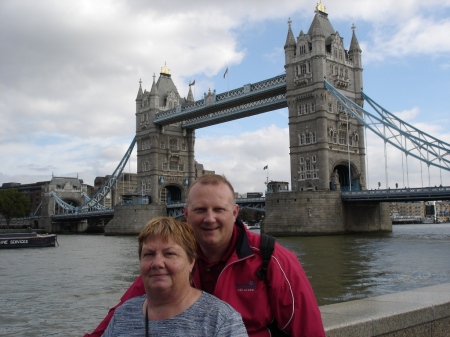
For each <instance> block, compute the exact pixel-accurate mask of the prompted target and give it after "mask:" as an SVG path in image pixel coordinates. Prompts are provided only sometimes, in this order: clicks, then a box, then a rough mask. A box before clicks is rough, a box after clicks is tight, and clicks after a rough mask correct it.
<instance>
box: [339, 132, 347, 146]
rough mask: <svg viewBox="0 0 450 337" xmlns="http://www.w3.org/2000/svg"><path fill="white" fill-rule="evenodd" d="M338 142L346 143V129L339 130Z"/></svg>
mask: <svg viewBox="0 0 450 337" xmlns="http://www.w3.org/2000/svg"><path fill="white" fill-rule="evenodd" d="M339 144H341V145H346V144H347V131H345V130H339Z"/></svg>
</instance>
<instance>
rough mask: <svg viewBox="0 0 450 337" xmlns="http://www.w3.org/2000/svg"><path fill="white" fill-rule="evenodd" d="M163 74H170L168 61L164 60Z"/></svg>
mask: <svg viewBox="0 0 450 337" xmlns="http://www.w3.org/2000/svg"><path fill="white" fill-rule="evenodd" d="M161 74H166V75H170V69H169V68H167V66H166V62H164V67H162V68H161Z"/></svg>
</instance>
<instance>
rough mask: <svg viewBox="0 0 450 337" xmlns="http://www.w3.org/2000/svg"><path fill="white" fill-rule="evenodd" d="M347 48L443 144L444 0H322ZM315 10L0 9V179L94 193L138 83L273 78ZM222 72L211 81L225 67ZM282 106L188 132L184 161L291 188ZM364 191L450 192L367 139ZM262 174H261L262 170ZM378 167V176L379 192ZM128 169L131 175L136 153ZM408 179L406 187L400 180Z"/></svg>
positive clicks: (12, 3) (197, 5) (225, 5)
mask: <svg viewBox="0 0 450 337" xmlns="http://www.w3.org/2000/svg"><path fill="white" fill-rule="evenodd" d="M323 4H324V5H325V6H326V8H327V12H328V13H329V19H330V21H331V23H332V25H333V27H334V29H335V30H337V31H338V32H339V34H340V36H342V37H343V38H344V46H345V47H346V48H348V47H349V44H350V40H351V33H352V31H351V26H352V24H353V23H354V24H355V26H356V35H357V38H358V40H359V43H360V46H361V49H362V51H363V52H362V60H363V67H364V73H363V75H364V91H365V93H366V94H367V95H369V96H370V97H371V98H373V99H374V100H375V101H377V102H378V103H379V104H380V105H382V106H383V107H384V108H386V109H387V110H389V111H390V112H392V113H394V114H396V115H398V116H400V118H402V119H404V120H405V121H407V122H408V123H410V124H413V125H415V126H417V127H418V128H420V129H421V130H423V131H426V132H428V133H430V134H431V135H433V136H435V137H437V138H439V139H442V140H444V141H446V142H449V143H450V129H449V126H450V125H449V123H450V122H449V116H450V94H449V92H450V90H449V89H450V42H449V40H448V32H450V0H439V1H438V0H428V1H419V0H399V1H396V2H394V3H393V2H392V1H389V0H379V1H373V0H360V1H357V2H355V1H350V0H333V1H326V0H324V1H323ZM315 5H316V1H307V0H299V1H292V0H278V1H273V0H247V1H242V0H239V1H238V0H228V1H226V2H223V1H203V0H196V1H184V0H174V1H164V2H163V1H145V0H127V1H125V0H96V1H91V0H77V1H60V0H40V1H35V0H1V1H0V184H1V183H5V182H19V183H33V182H36V181H43V180H50V179H51V177H52V174H53V175H55V176H68V177H76V176H77V175H78V176H79V177H80V178H82V179H83V180H84V182H85V183H88V184H91V185H93V183H94V178H95V177H96V176H105V175H107V174H111V173H113V171H114V169H115V168H116V166H117V165H118V163H119V162H120V160H121V158H122V156H123V154H124V153H125V151H126V149H127V148H128V146H129V144H130V143H131V141H132V139H133V137H134V134H135V115H134V113H135V101H134V100H135V98H136V94H137V91H138V88H139V80H140V79H142V86H143V89H147V90H150V88H151V83H152V81H153V74H156V76H158V75H159V72H160V71H161V67H163V66H164V65H165V64H166V65H167V67H168V68H169V69H170V71H171V74H172V78H173V80H174V82H175V85H176V86H177V88H178V91H179V93H180V95H182V96H187V93H188V89H189V86H188V84H189V83H190V82H191V81H193V80H195V81H196V85H195V87H194V88H195V98H196V99H200V98H201V97H202V95H203V93H205V92H207V91H208V90H209V89H211V90H216V92H217V93H221V92H224V91H226V90H231V89H234V88H237V87H241V86H243V85H244V84H247V83H253V82H257V81H261V80H264V79H266V78H270V77H273V76H276V75H279V74H282V73H284V49H283V46H284V43H285V41H286V35H287V30H288V24H287V21H288V20H289V18H290V19H291V20H292V30H293V32H294V35H295V36H298V35H299V33H300V31H301V30H303V31H304V32H307V31H308V29H309V26H310V24H311V21H312V19H313V16H314V9H315ZM227 67H228V68H229V72H228V76H227V78H226V79H224V78H223V73H224V71H225V69H226V68H227ZM287 123H288V120H287V111H286V110H285V109H282V110H277V111H273V112H269V113H265V114H261V115H258V116H254V117H250V118H246V119H241V120H238V121H235V122H229V123H225V124H221V125H217V126H214V127H208V128H203V129H199V130H197V132H196V135H197V140H196V159H197V161H199V162H201V163H203V164H204V166H205V168H206V169H210V170H215V171H216V172H217V173H221V174H225V175H226V176H227V177H228V178H229V179H230V180H231V181H232V183H233V184H234V185H235V187H236V190H237V191H239V192H240V193H245V192H253V191H261V192H262V191H264V187H265V185H264V182H265V181H266V179H269V180H282V181H288V182H290V173H289V171H290V164H289V145H288V124H287ZM368 153H369V156H368V162H369V172H368V177H369V188H375V185H376V184H377V183H378V182H381V183H382V186H385V185H389V186H391V187H392V186H394V185H395V183H396V182H397V183H399V185H400V186H401V185H403V181H407V180H409V185H410V186H421V185H422V183H423V184H424V185H428V182H430V183H431V184H432V185H435V184H437V185H438V184H440V183H441V177H442V184H443V185H450V174H449V173H448V172H446V171H440V170H437V169H433V168H432V169H430V177H429V176H428V171H427V169H426V167H423V169H422V175H421V171H420V165H419V164H413V163H411V161H409V165H410V167H409V169H408V176H405V174H402V172H405V168H404V169H403V170H402V167H401V160H400V159H401V157H402V156H401V154H400V153H399V152H398V151H397V150H395V149H393V148H389V147H388V155H387V156H386V157H387V158H388V162H387V164H386V163H385V161H384V157H385V156H384V153H383V143H382V142H380V141H379V140H377V139H376V138H375V137H373V136H371V135H370V134H369V135H368ZM265 165H268V166H269V170H263V167H264V166H265ZM385 166H387V167H388V175H387V183H386V174H385ZM126 171H127V172H128V171H129V172H136V155H135V153H134V154H133V157H132V160H131V162H130V163H129V165H127V168H126ZM405 184H406V183H405Z"/></svg>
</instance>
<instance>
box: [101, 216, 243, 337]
mask: <svg viewBox="0 0 450 337" xmlns="http://www.w3.org/2000/svg"><path fill="white" fill-rule="evenodd" d="M138 242H139V260H140V272H141V276H142V280H143V283H144V287H145V291H146V294H145V295H143V296H140V297H135V298H132V299H130V300H128V301H127V302H125V303H124V304H123V305H122V306H120V307H119V308H117V309H116V311H115V313H114V316H113V318H112V320H111V322H110V323H109V325H108V328H107V329H106V330H105V333H104V334H103V336H139V337H141V336H170V337H172V336H205V337H206V336H207V337H210V336H233V337H234V336H236V337H237V336H239V337H240V336H248V335H247V332H246V330H245V326H244V323H243V321H242V318H241V315H240V314H239V313H238V312H237V311H235V310H234V309H233V308H232V307H231V306H230V305H228V304H227V303H225V302H223V301H221V300H219V299H218V298H216V297H214V296H212V295H210V294H208V293H205V292H202V291H200V290H198V289H195V288H193V287H192V286H191V282H190V281H191V274H192V270H193V268H194V264H195V258H196V254H195V251H196V243H195V238H194V234H193V230H192V228H191V227H190V226H189V225H188V224H187V223H181V222H179V221H177V220H175V219H173V218H170V217H158V218H155V219H153V220H151V221H150V222H149V223H147V225H146V226H145V228H144V229H143V230H142V231H141V233H140V234H139V237H138Z"/></svg>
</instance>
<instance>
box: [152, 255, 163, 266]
mask: <svg viewBox="0 0 450 337" xmlns="http://www.w3.org/2000/svg"><path fill="white" fill-rule="evenodd" d="M162 266H164V257H163V255H162V254H155V256H154V257H153V260H152V264H151V267H152V268H160V267H162Z"/></svg>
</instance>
